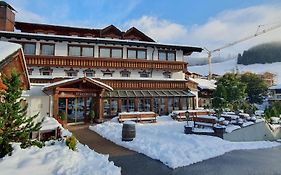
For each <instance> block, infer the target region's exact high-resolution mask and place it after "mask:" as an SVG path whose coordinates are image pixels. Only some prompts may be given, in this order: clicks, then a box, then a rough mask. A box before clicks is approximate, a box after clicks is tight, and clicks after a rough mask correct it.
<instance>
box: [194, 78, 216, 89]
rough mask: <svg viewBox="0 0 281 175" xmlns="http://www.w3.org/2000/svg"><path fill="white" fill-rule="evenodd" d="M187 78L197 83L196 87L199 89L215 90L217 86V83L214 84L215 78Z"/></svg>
mask: <svg viewBox="0 0 281 175" xmlns="http://www.w3.org/2000/svg"><path fill="white" fill-rule="evenodd" d="M189 80H191V81H194V82H196V83H198V87H199V88H200V89H209V90H215V89H216V87H217V85H216V84H215V83H216V80H207V79H202V78H189Z"/></svg>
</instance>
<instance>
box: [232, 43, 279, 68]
mask: <svg viewBox="0 0 281 175" xmlns="http://www.w3.org/2000/svg"><path fill="white" fill-rule="evenodd" d="M274 62H281V42H272V43H266V44H260V45H257V46H255V47H252V48H250V49H249V50H247V51H244V52H243V54H242V55H241V54H238V59H237V64H243V65H249V64H255V63H261V64H264V63H274Z"/></svg>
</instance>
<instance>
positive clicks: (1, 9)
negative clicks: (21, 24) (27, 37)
mask: <svg viewBox="0 0 281 175" xmlns="http://www.w3.org/2000/svg"><path fill="white" fill-rule="evenodd" d="M14 12H16V10H15V9H14V8H13V7H12V6H10V5H9V4H8V3H6V2H5V1H0V30H3V31H14V27H15V13H14Z"/></svg>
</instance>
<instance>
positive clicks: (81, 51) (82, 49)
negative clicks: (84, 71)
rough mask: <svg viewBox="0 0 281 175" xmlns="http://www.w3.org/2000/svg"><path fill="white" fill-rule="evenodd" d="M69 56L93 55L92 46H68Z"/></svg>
mask: <svg viewBox="0 0 281 175" xmlns="http://www.w3.org/2000/svg"><path fill="white" fill-rule="evenodd" d="M68 55H69V56H83V57H93V56H94V47H91V46H71V45H70V46H68Z"/></svg>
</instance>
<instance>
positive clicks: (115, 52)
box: [111, 49, 122, 58]
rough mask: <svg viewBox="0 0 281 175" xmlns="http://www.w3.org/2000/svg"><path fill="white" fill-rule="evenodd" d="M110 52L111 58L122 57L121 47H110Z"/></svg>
mask: <svg viewBox="0 0 281 175" xmlns="http://www.w3.org/2000/svg"><path fill="white" fill-rule="evenodd" d="M111 52H112V53H111V57H112V58H122V49H112V50H111Z"/></svg>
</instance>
